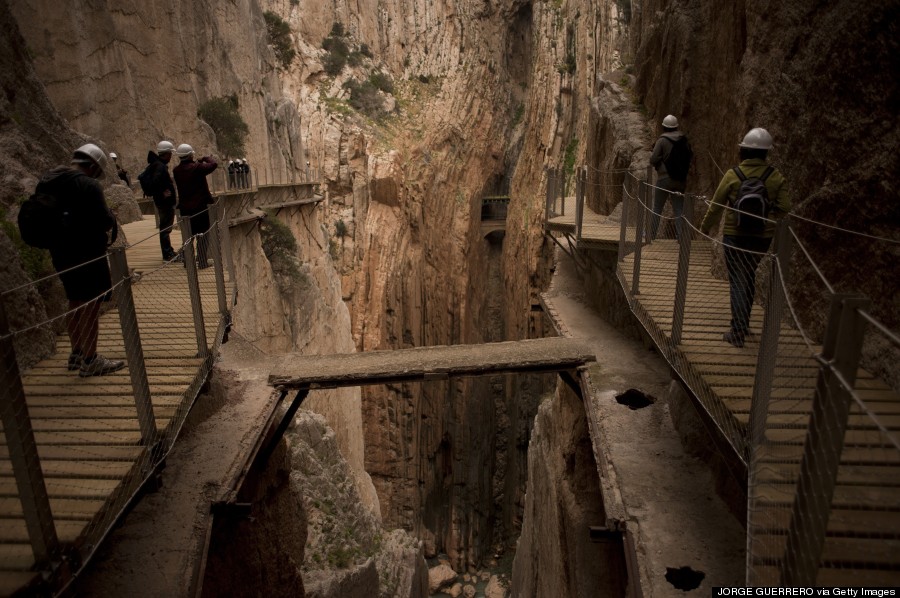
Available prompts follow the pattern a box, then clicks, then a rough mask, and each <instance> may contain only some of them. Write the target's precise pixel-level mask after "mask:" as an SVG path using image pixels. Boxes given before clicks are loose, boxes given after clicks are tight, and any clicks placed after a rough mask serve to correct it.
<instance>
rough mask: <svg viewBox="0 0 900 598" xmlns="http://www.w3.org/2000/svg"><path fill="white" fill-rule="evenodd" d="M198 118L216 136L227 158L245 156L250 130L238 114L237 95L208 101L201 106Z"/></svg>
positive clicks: (217, 142) (219, 146)
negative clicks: (246, 141) (245, 146)
mask: <svg viewBox="0 0 900 598" xmlns="http://www.w3.org/2000/svg"><path fill="white" fill-rule="evenodd" d="M197 116H198V117H199V118H200V120H202V121H204V122H205V123H206V124H208V125H209V126H210V128H211V129H212V130H213V133H215V134H216V145H217V146H218V148H219V149H220V150H221V151H222V152H223V153H224V154H225V155H226V156H241V155H243V154H244V140H245V139H246V138H247V133H248V132H249V130H250V129H249V127H248V126H247V123H246V122H244V119H243V118H242V117H241V113H240V112H238V99H237V96H236V95H230V96H228V97H222V98H210V99H209V100H206V101H205V102H203V103H202V104H200V108H199V109H198V110H197Z"/></svg>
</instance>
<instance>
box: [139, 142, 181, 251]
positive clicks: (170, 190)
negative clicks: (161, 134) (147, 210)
mask: <svg viewBox="0 0 900 598" xmlns="http://www.w3.org/2000/svg"><path fill="white" fill-rule="evenodd" d="M174 151H175V146H174V145H172V142H171V141H166V140H165V139H164V140H162V141H160V142H159V143H158V144H156V151H155V152H154V151H153V150H149V151H148V152H147V167H146V168H145V169H144V172H143V173H141V176H140V177H139V178H141V179H144V180H145V181H146V183H142V187H143V186H146V190H145V193H147V192H149V195H150V197H152V198H153V204H154V205H155V206H156V213H157V214H159V248H160V250H161V251H162V259H163V260H164V261H167V262H168V261H170V260H173V259H174V260H177V259H180V255H179V254H176V253H175V249H174V248H173V247H172V241H171V239H170V235H171V233H172V226H173V225H174V224H175V203H176V201H177V196H176V194H175V183H173V182H172V176H171V175H170V174H169V162H170V161H171V160H172V153H173V152H174Z"/></svg>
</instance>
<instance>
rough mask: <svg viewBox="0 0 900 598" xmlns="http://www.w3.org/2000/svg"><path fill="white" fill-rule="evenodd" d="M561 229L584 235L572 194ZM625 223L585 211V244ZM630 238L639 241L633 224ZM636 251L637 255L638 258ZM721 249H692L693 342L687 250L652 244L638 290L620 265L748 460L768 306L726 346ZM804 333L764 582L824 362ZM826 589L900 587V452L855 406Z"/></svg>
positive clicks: (778, 392)
mask: <svg viewBox="0 0 900 598" xmlns="http://www.w3.org/2000/svg"><path fill="white" fill-rule="evenodd" d="M545 228H546V229H547V231H548V232H549V233H551V234H552V233H557V234H558V233H562V234H564V235H567V236H569V237H570V239H573V240H574V239H575V235H576V209H575V200H574V198H568V199H567V200H566V204H565V214H564V215H556V216H554V217H553V218H551V219H550V220H549V221H548V222H547V223H546V225H545ZM620 234H621V229H620V224H619V223H612V222H607V219H606V217H604V216H600V215H598V214H595V213H593V212H592V211H590V210H589V209H587V208H585V213H584V220H583V227H582V235H581V238H580V239H577V240H576V241H575V246H576V247H577V248H604V249H609V250H612V249H614V248H615V249H617V245H618V242H619V237H620ZM626 238H627V239H632V240H633V239H634V238H635V231H634V229H633V228H631V227H628V229H627V231H626ZM631 245H632V244H631V243H628V245H627V250H628V251H631V249H632V247H631ZM712 263H713V256H712V249H711V245H710V244H709V243H707V242H704V241H695V242H694V243H693V244H692V251H691V256H690V275H689V281H688V286H687V298H686V306H685V314H684V324H683V328H682V336H681V342H680V343H679V344H678V345H675V344H674V343H673V342H672V338H671V332H672V319H673V309H674V297H675V280H676V275H677V271H678V246H677V243H676V241H675V240H669V239H659V240H656V241H654V242H653V243H652V244H651V245H645V246H644V247H643V248H642V256H641V265H640V274H639V279H638V293H635V294H633V295H632V293H631V289H633V285H634V282H635V281H634V254H633V253H630V254H629V255H627V256H626V257H625V259H624V260H623V261H622V262H620V264H619V269H618V276H619V278H620V280H621V282H622V284H623V287H624V288H625V292H626V295H628V296H629V297H631V300H632V309H633V311H634V313H635V315H636V316H637V317H638V319H639V320H640V321H641V323H642V324H643V326H644V327H645V328H646V329H647V331H648V332H649V333H650V335H651V336H652V337H653V339H654V341H655V343H656V345H657V347H658V348H659V349H660V352H661V353H662V354H663V355H664V356H665V357H666V359H667V360H668V361H669V363H671V364H672V365H673V367H674V368H675V369H676V371H677V372H678V375H679V376H680V377H681V379H682V380H684V381H685V383H686V384H687V385H688V386H689V387H690V389H691V391H692V392H693V394H694V395H695V397H696V398H697V400H698V401H699V402H700V403H701V404H702V405H703V408H704V409H705V411H706V412H707V413H708V414H710V416H711V419H712V421H713V423H714V427H715V428H718V430H719V433H720V434H721V435H722V437H723V439H725V440H727V441H728V442H729V443H731V445H732V446H734V447H735V449H736V450H737V451H738V452H739V453H745V451H746V450H747V448H748V447H747V443H748V440H747V435H748V424H749V419H750V401H751V396H752V390H753V385H754V380H755V378H754V377H755V374H756V363H757V356H758V352H759V338H760V333H761V330H762V318H763V310H762V309H761V308H760V307H759V306H758V305H757V306H755V307H754V309H753V312H752V317H751V321H750V328H751V331H752V332H755V335H751V336H750V337H749V338H748V339H747V341H746V344H745V345H744V347H743V348H736V347H732V346H731V345H730V344H728V343H726V342H724V341H723V340H722V335H723V333H724V332H725V331H726V330H728V327H729V323H730V320H731V307H730V298H729V287H728V281H727V279H726V278H725V277H724V274H723V275H722V278H717V277H715V276H713V274H712V268H711V266H712ZM820 350H821V348H820V347H818V346H814V347H812V348H810V347H809V346H807V344H806V343H805V341H804V340H803V338H802V336H801V335H800V333H799V332H798V331H797V330H796V329H794V328H791V327H790V326H788V325H787V324H783V326H782V329H781V335H780V339H779V347H778V351H777V357H776V369H775V377H774V380H773V384H772V392H771V396H770V397H769V405H768V407H769V409H768V417H767V422H766V423H767V427H766V443H765V445H764V446H763V448H762V449H761V450H760V453H759V454H758V455H757V461H756V462H754V463H753V464H752V470H753V472H754V475H755V479H754V480H753V483H752V485H751V487H750V488H749V494H750V496H749V497H748V498H749V501H750V505H751V507H750V512H749V515H748V518H749V521H748V524H749V537H750V552H751V555H752V558H751V561H750V566H751V568H752V573H751V575H750V579H751V580H752V581H753V583H754V584H755V585H769V586H773V585H778V583H779V567H780V565H781V564H782V562H783V558H784V552H785V546H786V537H787V533H788V527H789V525H790V519H791V507H792V505H793V502H794V496H795V493H796V484H797V479H798V477H799V471H800V462H801V459H802V456H803V447H804V443H805V439H806V431H807V430H806V428H807V425H808V421H809V416H810V412H811V406H812V400H813V395H814V389H815V385H816V379H817V376H818V374H819V364H818V362H817V361H816V359H815V354H816V353H818V352H819V351H820ZM856 389H857V394H858V396H859V397H860V398H861V399H862V400H863V401H865V403H866V404H867V405H868V407H869V409H870V410H871V412H873V413H874V414H875V415H876V416H877V417H878V420H879V421H880V422H881V424H882V425H884V426H886V428H887V430H888V431H889V432H891V433H893V434H897V433H898V432H900V395H898V393H897V392H895V391H894V390H892V389H891V388H890V387H889V386H888V385H887V384H885V383H884V382H883V381H882V380H879V379H877V378H875V377H874V376H872V374H871V373H869V372H867V371H865V370H863V369H860V370H858V372H857V382H856ZM827 530H828V531H827V536H826V541H825V546H824V548H823V551H822V563H821V567H820V569H819V573H818V580H817V585H820V586H826V585H829V584H831V585H846V584H848V583H853V584H854V585H868V586H879V585H880V586H897V585H900V451H898V450H897V449H896V448H895V447H894V446H893V445H892V444H891V443H890V441H889V440H888V439H887V438H886V436H885V435H884V433H883V432H882V431H880V430H879V429H878V427H877V425H876V423H875V422H874V421H873V419H872V417H870V416H869V415H867V414H865V413H864V412H863V410H862V408H861V407H859V405H858V404H856V403H855V402H854V403H852V404H851V408H850V417H849V422H848V428H847V432H846V434H845V439H844V449H843V452H842V453H841V460H840V466H839V470H838V478H837V486H836V488H835V493H834V498H833V500H832V510H831V513H830V516H829V519H828V527H827Z"/></svg>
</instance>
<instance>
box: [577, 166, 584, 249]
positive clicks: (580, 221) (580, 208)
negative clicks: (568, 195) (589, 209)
mask: <svg viewBox="0 0 900 598" xmlns="http://www.w3.org/2000/svg"><path fill="white" fill-rule="evenodd" d="M585 170H586V168H585V167H584V166H582V167H581V168H579V169H578V174H577V175H576V176H577V177H578V178H577V179H576V180H575V242H576V243H578V242H579V241H581V229H582V226H583V225H584V181H585V178H586V174H585Z"/></svg>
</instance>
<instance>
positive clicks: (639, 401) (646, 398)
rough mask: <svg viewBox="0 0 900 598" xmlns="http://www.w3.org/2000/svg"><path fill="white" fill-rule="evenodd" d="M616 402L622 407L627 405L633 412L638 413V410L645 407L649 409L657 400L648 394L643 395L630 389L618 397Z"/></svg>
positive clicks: (634, 389)
mask: <svg viewBox="0 0 900 598" xmlns="http://www.w3.org/2000/svg"><path fill="white" fill-rule="evenodd" d="M616 402H617V403H619V404H620V405H625V406H626V407H628V408H629V409H631V410H632V411H636V410H638V409H643V408H644V407H649V406H650V405H652V404H653V403H654V402H656V399H654V398H653V397H651V396H650V395H648V394H645V393H642V392H641V391H639V390H638V389H636V388H629V389H628V390H626V391H625V392H623V393H622V394H619V395H616Z"/></svg>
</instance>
